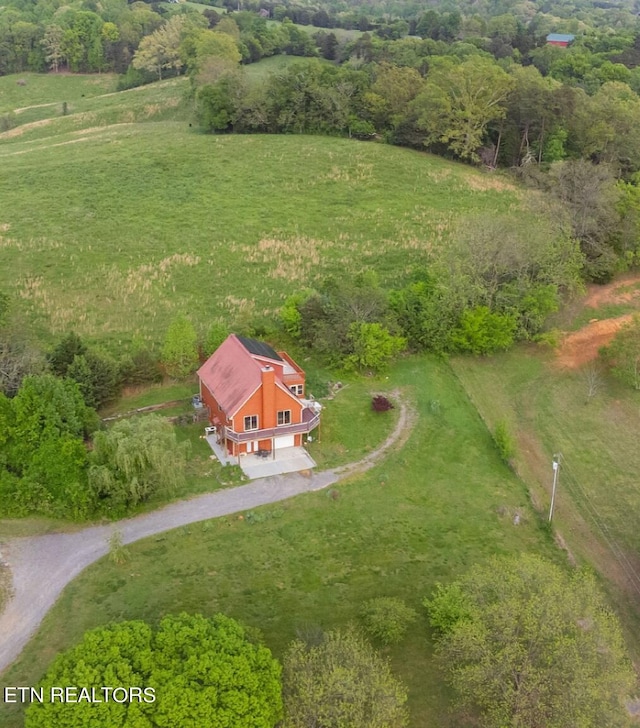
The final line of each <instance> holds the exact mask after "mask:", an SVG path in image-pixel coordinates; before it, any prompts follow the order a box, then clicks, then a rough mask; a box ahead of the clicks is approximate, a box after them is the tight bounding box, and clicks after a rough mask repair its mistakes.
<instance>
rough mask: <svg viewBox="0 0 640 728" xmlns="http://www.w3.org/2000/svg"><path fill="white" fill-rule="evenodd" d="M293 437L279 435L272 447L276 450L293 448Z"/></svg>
mask: <svg viewBox="0 0 640 728" xmlns="http://www.w3.org/2000/svg"><path fill="white" fill-rule="evenodd" d="M294 437H295V435H281V436H280V437H276V438H275V442H274V446H275V448H276V450H280V449H281V448H283V447H293V446H294V444H295V440H294Z"/></svg>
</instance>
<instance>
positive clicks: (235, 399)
mask: <svg viewBox="0 0 640 728" xmlns="http://www.w3.org/2000/svg"><path fill="white" fill-rule="evenodd" d="M243 341H253V340H247V339H244V340H243ZM255 343H256V344H259V343H260V342H255ZM262 366H263V364H260V363H259V362H258V361H256V360H255V359H254V358H253V356H252V354H251V352H250V351H248V349H247V348H246V346H245V345H243V343H241V341H240V339H239V338H238V337H237V336H236V335H235V334H231V335H230V336H228V337H227V338H226V339H225V340H224V341H223V342H222V344H220V346H219V347H218V348H217V349H216V350H215V352H214V353H213V354H212V355H211V356H210V357H209V358H208V359H207V361H206V362H205V363H204V364H203V365H202V366H201V367H200V369H198V376H199V377H200V380H201V381H202V383H203V384H204V385H205V386H206V387H207V389H208V390H209V391H210V392H211V394H212V395H213V396H214V397H215V398H216V401H217V402H218V404H219V405H220V407H221V408H222V410H223V411H224V413H225V414H226V415H227V417H233V415H234V414H235V413H236V412H237V411H238V410H239V409H240V407H241V406H242V405H243V404H244V403H245V402H246V401H247V400H248V399H249V397H250V396H251V395H252V394H253V393H254V392H255V391H256V389H258V387H259V386H260V384H261V382H262V375H261V373H260V372H261V370H262Z"/></svg>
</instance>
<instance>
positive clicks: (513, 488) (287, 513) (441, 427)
mask: <svg viewBox="0 0 640 728" xmlns="http://www.w3.org/2000/svg"><path fill="white" fill-rule="evenodd" d="M369 385H370V386H371V387H375V388H378V389H379V388H381V387H384V388H386V387H389V388H400V389H401V390H402V391H403V392H404V395H405V397H406V398H408V400H409V401H410V402H412V403H413V406H414V407H415V408H416V409H417V411H418V415H419V417H418V420H417V424H416V426H415V429H414V431H413V433H412V435H411V437H410V439H409V441H408V442H407V444H406V445H405V446H404V447H403V448H402V449H400V450H398V451H396V452H394V453H392V454H391V455H390V456H389V457H388V458H387V459H386V460H385V461H384V462H383V463H381V464H380V465H379V466H378V467H376V468H374V469H373V470H371V471H369V473H367V474H366V475H364V476H362V477H359V478H357V479H353V480H352V481H351V482H345V483H338V484H337V485H336V486H334V487H333V489H331V490H330V491H321V492H318V493H313V494H309V495H305V496H302V497H299V498H295V499H293V500H290V501H286V502H283V503H279V504H275V505H273V506H268V507H265V508H261V509H256V510H255V511H253V512H252V513H250V514H249V513H244V514H241V515H243V519H242V520H240V519H239V518H238V517H237V516H233V517H228V518H223V519H219V520H215V521H208V522H203V523H198V524H194V525H192V526H189V527H185V528H180V529H177V530H176V531H173V532H170V533H167V534H163V535H160V536H157V537H154V538H151V539H148V540H146V541H142V542H139V543H138V544H135V545H133V546H131V548H130V551H131V560H130V561H129V562H128V563H127V564H125V565H123V566H121V567H117V566H115V565H114V564H112V563H111V562H109V561H108V560H106V559H105V560H103V561H101V562H99V563H97V564H96V565H94V566H93V567H90V568H89V569H88V570H87V571H86V572H84V573H83V574H82V575H81V576H80V577H79V578H78V579H76V580H75V581H74V582H73V583H72V584H71V585H70V586H69V587H68V588H67V589H66V590H65V592H64V593H63V595H62V597H61V599H60V601H59V602H58V604H57V605H56V606H55V607H54V609H53V610H52V611H51V612H50V613H49V615H48V616H47V617H46V619H45V621H44V623H43V625H42V627H41V629H40V630H39V631H38V632H37V634H36V635H35V637H34V638H33V639H32V640H31V642H30V643H29V645H28V647H27V648H26V650H25V652H24V653H23V656H22V657H21V658H20V660H19V661H18V662H17V663H16V664H15V665H14V666H13V667H12V668H10V670H9V671H8V672H7V674H6V675H4V676H3V678H4V682H6V684H11V685H30V684H34V681H36V680H37V679H38V678H39V676H40V675H42V673H43V672H44V670H46V667H47V665H48V664H49V662H50V661H51V659H53V657H54V656H55V655H56V654H57V652H58V651H60V650H63V649H65V648H66V647H68V646H69V645H71V644H73V643H74V642H75V641H76V640H78V639H79V638H80V636H81V635H82V633H83V632H84V631H85V630H86V629H89V628H91V627H94V626H96V625H99V624H103V623H106V622H108V621H110V620H113V619H134V618H143V619H148V620H150V621H152V622H155V621H157V620H158V619H159V617H160V616H161V615H163V614H166V613H167V612H174V611H180V610H188V611H196V612H203V613H205V614H211V613H213V612H216V611H222V612H225V613H227V614H230V615H231V616H233V617H236V618H239V619H241V620H243V621H245V622H246V623H248V624H250V625H252V626H254V627H258V628H259V629H260V630H261V631H262V632H263V634H264V637H265V640H266V642H267V644H268V645H269V646H270V647H271V648H272V649H273V650H274V652H275V653H276V654H277V655H280V654H282V652H283V650H284V648H285V647H286V645H287V644H288V642H289V641H290V640H291V639H292V638H293V637H295V636H296V634H312V633H313V631H314V630H315V629H317V628H318V627H322V628H332V627H339V626H344V625H345V624H347V622H349V621H350V620H353V619H357V615H358V612H359V610H360V607H361V604H362V602H363V601H365V600H367V599H369V598H371V597H374V596H387V595H388V596H398V597H401V598H402V599H404V600H406V602H407V603H408V604H409V605H410V606H412V607H414V608H415V609H416V610H417V611H418V612H419V614H420V619H419V621H418V623H417V624H416V626H415V629H413V630H412V632H411V633H410V635H409V636H408V637H407V639H406V640H405V641H404V642H403V643H402V644H401V645H399V646H397V647H394V648H391V649H389V650H388V651H387V652H386V654H388V655H389V657H390V658H391V660H392V663H393V667H394V670H395V672H396V673H397V674H398V675H399V676H400V677H401V678H402V679H403V680H404V681H405V682H406V683H407V684H408V686H409V689H410V696H411V697H410V709H411V726H412V727H415V728H418V727H419V726H425V725H438V726H439V727H441V728H449V727H451V728H453V725H455V722H454V721H452V720H451V719H450V718H449V717H448V715H447V707H448V702H447V701H448V694H447V691H446V689H445V688H444V687H443V685H442V683H441V681H440V678H439V675H438V672H437V667H436V664H435V662H434V661H433V660H432V654H431V642H430V638H429V631H428V628H427V625H426V620H425V617H424V610H423V608H422V606H421V600H422V599H423V597H424V596H425V595H427V594H429V593H430V591H431V590H432V588H433V587H434V585H435V583H436V582H438V581H441V582H448V581H450V580H452V579H455V578H456V576H457V575H459V574H460V573H461V572H462V571H463V570H464V569H466V568H467V567H468V566H470V565H471V564H473V563H476V562H478V561H482V560H483V559H486V558H488V557H489V556H491V555H492V554H496V553H499V554H506V553H517V552H521V551H523V552H529V551H531V552H536V553H542V554H545V555H547V556H549V557H551V558H555V559H559V560H561V561H562V560H563V557H562V555H561V554H560V553H559V552H558V551H557V550H556V549H555V548H554V547H553V544H552V543H551V540H550V538H549V537H548V535H547V534H546V533H545V531H544V530H543V529H542V528H541V527H540V522H539V519H538V517H537V515H536V514H535V513H534V512H533V511H532V510H531V508H530V505H529V498H528V494H527V492H526V488H525V487H524V485H523V483H522V482H521V481H519V480H518V479H517V478H516V477H515V476H514V475H513V473H511V471H510V470H509V469H508V468H507V467H506V466H505V465H503V464H502V463H501V461H500V459H499V457H498V455H497V453H496V451H495V449H494V447H493V444H492V441H491V438H490V436H489V433H488V432H487V430H486V429H485V427H484V425H483V423H482V421H481V420H480V418H479V417H478V415H477V413H476V412H475V410H474V409H473V407H472V406H471V405H470V403H469V401H468V399H467V397H466V395H465V393H464V391H463V389H462V388H461V387H460V385H459V383H458V382H457V381H456V379H455V377H454V376H453V375H452V373H451V371H450V369H449V367H448V366H447V365H446V364H445V363H442V362H438V361H436V360H433V359H430V358H427V357H412V358H408V359H406V360H404V361H402V362H401V363H400V364H399V365H397V366H396V367H394V369H393V370H392V372H390V375H389V379H388V380H386V379H385V380H382V381H378V382H373V381H372V382H370V383H369ZM349 391H350V389H349V388H346V389H345V390H344V392H341V393H340V394H339V395H338V397H337V398H336V400H335V404H336V407H339V406H343V405H342V404H340V402H341V400H340V398H341V397H343V395H344V396H345V397H350V396H351V395H350V394H349ZM351 391H352V392H356V391H357V390H351ZM356 399H358V398H357V397H356ZM347 404H349V403H348V400H347V399H345V400H344V406H346V405H347ZM367 404H368V399H367ZM349 406H352V405H349ZM387 414H390V413H385V415H387ZM327 421H328V422H329V419H328V420H327ZM352 429H357V428H352ZM363 429H364V428H363ZM323 437H324V435H323ZM516 514H520V516H521V518H520V523H519V525H515V524H514V516H515V515H516ZM70 613H73V614H74V619H73V620H69V619H68V615H69V614H70ZM0 722H1V723H2V725H3V726H6V728H18V726H20V724H21V723H20V713H19V710H17V709H16V706H2V710H1V711H0Z"/></svg>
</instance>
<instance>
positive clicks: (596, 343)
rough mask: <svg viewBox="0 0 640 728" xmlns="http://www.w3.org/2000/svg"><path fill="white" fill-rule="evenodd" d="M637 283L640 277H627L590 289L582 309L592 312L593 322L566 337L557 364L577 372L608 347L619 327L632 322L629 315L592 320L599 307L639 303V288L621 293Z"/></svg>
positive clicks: (590, 287) (558, 353)
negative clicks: (592, 310)
mask: <svg viewBox="0 0 640 728" xmlns="http://www.w3.org/2000/svg"><path fill="white" fill-rule="evenodd" d="M638 283H640V276H638V275H626V276H623V277H621V278H618V279H617V280H615V281H613V282H612V283H608V284H606V285H604V286H601V285H595V284H594V285H591V286H589V288H588V290H587V297H586V298H585V299H584V301H583V305H584V307H585V308H592V309H594V312H593V313H594V320H593V321H591V322H590V323H589V324H587V325H586V326H583V327H582V328H581V329H580V331H575V332H572V333H570V334H567V335H566V336H565V337H564V339H563V340H562V343H561V344H560V347H559V349H558V352H557V358H556V363H557V364H558V366H560V367H562V368H564V369H579V368H580V367H581V366H583V365H584V364H587V363H588V362H590V361H593V360H594V359H597V358H598V352H599V351H600V349H601V348H602V347H603V346H607V344H609V343H610V342H611V340H612V339H613V337H614V336H615V334H616V332H617V331H618V330H619V329H620V327H621V326H623V325H624V324H626V323H627V321H631V319H632V316H633V315H632V314H625V315H624V316H617V317H616V318H609V319H602V320H595V319H596V316H597V309H598V307H599V306H605V305H607V304H616V303H629V302H631V301H634V300H638V301H639V302H640V288H637V289H632V290H624V291H621V289H623V288H627V289H628V288H629V287H630V286H633V285H635V284H638Z"/></svg>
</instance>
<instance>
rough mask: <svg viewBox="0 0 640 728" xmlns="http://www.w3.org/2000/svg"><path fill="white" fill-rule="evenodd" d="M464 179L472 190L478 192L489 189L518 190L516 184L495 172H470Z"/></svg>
mask: <svg viewBox="0 0 640 728" xmlns="http://www.w3.org/2000/svg"><path fill="white" fill-rule="evenodd" d="M463 179H464V181H465V182H466V183H467V185H468V186H469V187H470V188H471V189H472V190H476V191H478V192H487V191H489V190H495V191H496V192H514V191H515V190H516V186H515V185H514V184H513V183H512V182H510V181H509V180H506V179H504V177H499V176H498V175H495V174H494V173H487V174H468V175H465V177H464V178H463Z"/></svg>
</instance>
